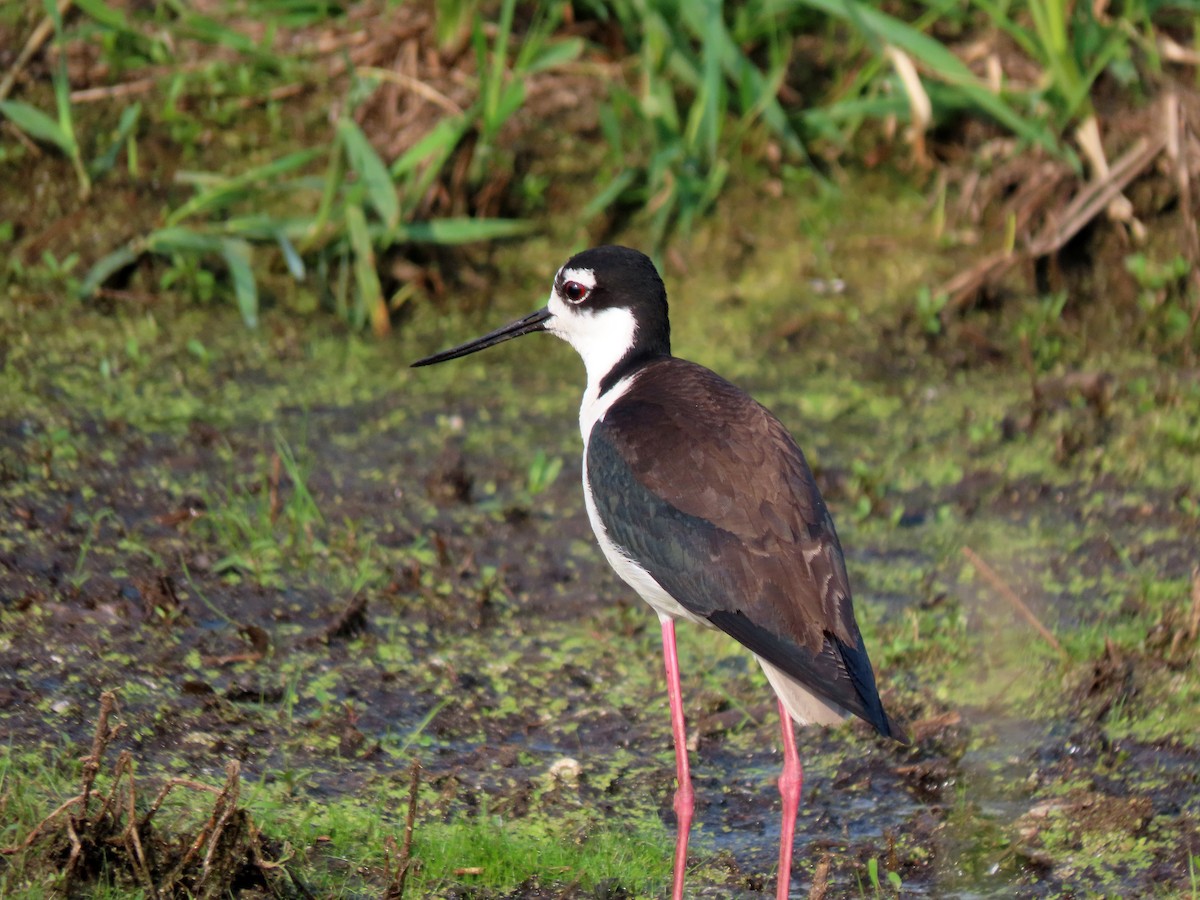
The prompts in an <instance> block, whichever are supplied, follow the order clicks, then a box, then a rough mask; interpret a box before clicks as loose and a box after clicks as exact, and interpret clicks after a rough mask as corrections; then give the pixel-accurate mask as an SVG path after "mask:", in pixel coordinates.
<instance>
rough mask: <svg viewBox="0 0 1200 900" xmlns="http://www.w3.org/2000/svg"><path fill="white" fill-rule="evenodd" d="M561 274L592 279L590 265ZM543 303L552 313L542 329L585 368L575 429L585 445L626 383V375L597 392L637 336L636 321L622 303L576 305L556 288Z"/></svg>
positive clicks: (581, 280) (592, 283) (589, 282)
mask: <svg viewBox="0 0 1200 900" xmlns="http://www.w3.org/2000/svg"><path fill="white" fill-rule="evenodd" d="M561 274H562V277H563V278H564V279H565V280H567V281H577V282H579V283H580V284H583V285H585V286H587V287H588V288H589V289H591V288H592V287H594V286H595V283H596V277H595V275H594V273H593V272H592V270H591V269H566V270H564V271H563V272H562V273H561ZM546 305H547V306H548V307H549V309H550V312H551V313H552V314H553V316H552V318H551V319H550V320H549V322H547V324H546V330H547V331H549V332H550V333H551V334H553V335H555V336H556V337H560V338H562V339H563V340H564V341H566V342H567V343H568V344H570V345H571V346H572V347H574V348H575V352H576V353H578V354H579V355H580V357H581V358H582V359H583V365H584V368H585V369H587V388H586V389H585V390H584V392H583V404H582V406H581V407H580V409H579V430H580V432H581V433H582V434H583V441H584V444H585V445H586V443H587V439H588V435H589V434H590V433H591V430H592V426H593V425H594V424H596V422H597V421H599V420H600V418H602V417H603V415H604V413H605V412H606V411H607V410H608V407H609V406H610V405H611V404H612V402H613V401H614V400H616V399H617V397H619V396H620V395H621V394H623V393H624V392H625V388H626V387H627V386H628V381H629V379H628V378H625V379H622V380H621V382H620V383H619V384H617V385H614V386H613V388H612V389H611V390H610V391H609V392H608V393H607V394H605V395H604V397H601V396H600V382H601V381H602V380H603V379H604V376H605V375H607V374H608V373H609V372H611V371H612V369H613V367H614V366H616V364H617V363H618V362H620V361H621V357H623V356H624V355H625V354H626V353H628V352H629V350H630V348H631V347H633V342H634V340H635V339H636V337H637V322H636V321H635V320H634V317H633V313H632V312H631V311H630V310H628V309H626V308H624V307H609V308H607V309H600V310H593V309H587V308H580V307H577V306H574V305H572V304H571V303H569V302H568V301H567V300H564V299H563V298H562V297H561V296H559V293H558V291H557V290H554V291H551V292H550V300H549V302H548V303H547V304H546Z"/></svg>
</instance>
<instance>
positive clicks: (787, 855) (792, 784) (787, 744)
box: [775, 700, 804, 900]
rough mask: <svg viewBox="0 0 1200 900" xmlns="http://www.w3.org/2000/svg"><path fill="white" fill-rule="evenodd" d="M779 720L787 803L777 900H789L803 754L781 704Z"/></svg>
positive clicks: (781, 833)
mask: <svg viewBox="0 0 1200 900" xmlns="http://www.w3.org/2000/svg"><path fill="white" fill-rule="evenodd" d="M779 718H780V720H781V721H782V723H783V772H782V774H780V776H779V794H780V797H782V799H783V823H782V825H781V826H780V828H779V880H778V882H777V884H776V888H775V898H776V900H787V897H788V892H789V889H790V888H791V886H792V842H793V840H794V839H795V834H796V810H797V809H799V807H800V788H801V786H802V784H803V782H804V771H803V770H802V769H801V768H800V754H798V753H797V752H796V734H795V726H793V725H792V717H791V716H790V715H788V711H787V710H786V709H785V708H784V706H783V701H782V700H780V701H779Z"/></svg>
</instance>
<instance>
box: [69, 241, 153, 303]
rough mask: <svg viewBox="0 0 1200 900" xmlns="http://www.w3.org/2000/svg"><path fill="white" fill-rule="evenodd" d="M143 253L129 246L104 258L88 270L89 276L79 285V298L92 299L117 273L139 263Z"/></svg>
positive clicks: (131, 245)
mask: <svg viewBox="0 0 1200 900" xmlns="http://www.w3.org/2000/svg"><path fill="white" fill-rule="evenodd" d="M141 255H142V254H141V252H140V251H139V250H138V249H137V247H135V246H134V245H133V244H128V245H126V246H124V247H121V248H120V249H118V250H114V251H113V252H112V253H109V254H108V255H106V256H102V257H101V258H100V259H99V260H97V261H96V262H95V264H94V265H93V266H92V267H91V268H90V269H88V273H87V275H85V276H84V277H83V281H82V282H80V285H79V293H78V296H79V298H80V299H81V300H86V299H87V298H89V297H91V296H92V295H93V294H94V293H96V291H97V290H98V289H99V288H100V285H102V284H104V282H106V281H108V279H109V278H111V277H112V276H113V275H114V274H115V273H117V272H118V271H120V270H121V269H123V268H125V267H126V266H128V265H130V264H132V263H134V262H136V261H137V259H138V257H139V256H141Z"/></svg>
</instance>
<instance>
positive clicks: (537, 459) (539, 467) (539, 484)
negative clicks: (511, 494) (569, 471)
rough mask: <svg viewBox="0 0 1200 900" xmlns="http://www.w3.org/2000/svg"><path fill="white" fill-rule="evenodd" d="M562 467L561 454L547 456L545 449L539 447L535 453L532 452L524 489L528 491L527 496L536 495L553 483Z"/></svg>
mask: <svg viewBox="0 0 1200 900" xmlns="http://www.w3.org/2000/svg"><path fill="white" fill-rule="evenodd" d="M562 467H563V461H562V457H561V456H555V457H554V458H550V457H547V456H546V451H545V450H543V449H541V448H540V447H539V448H538V451H537V453H535V454H534V457H533V461H532V462H531V463H530V464H529V475H528V477H527V480H526V490H528V491H529V496H531V497H536V496H537V495H538V494H540V493H542V491H544V490H546V489H547V488H548V487H550V485H552V484H554V481H555V479H557V478H558V473H559V472H561V471H562Z"/></svg>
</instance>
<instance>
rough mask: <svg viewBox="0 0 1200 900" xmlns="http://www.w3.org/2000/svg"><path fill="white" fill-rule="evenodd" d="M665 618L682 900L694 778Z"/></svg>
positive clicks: (676, 899) (675, 890) (679, 899)
mask: <svg viewBox="0 0 1200 900" xmlns="http://www.w3.org/2000/svg"><path fill="white" fill-rule="evenodd" d="M660 618H661V619H662V645H663V661H664V662H665V663H666V667H667V695H668V697H669V698H670V701H671V734H672V736H673V737H674V740H675V774H676V778H677V780H678V786H677V787H676V788H675V822H676V829H677V830H676V833H675V874H674V879H673V882H672V885H671V898H672V900H683V874H684V870H685V869H686V868H687V848H688V834H689V833H690V832H691V830H692V805H693V794H692V776H691V773H690V771H689V769H688V750H687V725H686V724H685V722H684V718H683V692H682V691H681V690H680V687H679V654H678V652H677V651H676V650H675V620H674V619H672V618H671V617H669V616H661V617H660Z"/></svg>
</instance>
